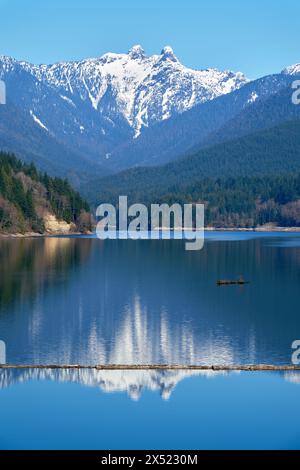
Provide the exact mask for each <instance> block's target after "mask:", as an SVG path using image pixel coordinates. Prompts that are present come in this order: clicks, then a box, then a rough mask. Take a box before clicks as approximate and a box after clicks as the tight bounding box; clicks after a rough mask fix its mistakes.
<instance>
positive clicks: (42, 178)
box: [0, 152, 91, 233]
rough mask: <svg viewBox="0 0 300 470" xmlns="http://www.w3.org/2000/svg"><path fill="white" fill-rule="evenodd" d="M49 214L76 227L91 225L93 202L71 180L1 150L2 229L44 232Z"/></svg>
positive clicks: (87, 227)
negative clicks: (84, 196) (38, 168)
mask: <svg viewBox="0 0 300 470" xmlns="http://www.w3.org/2000/svg"><path fill="white" fill-rule="evenodd" d="M49 216H50V217H52V218H54V219H55V220H57V221H58V222H59V221H63V222H65V223H66V224H70V226H72V228H73V229H74V230H79V231H86V230H89V229H90V228H91V223H90V214H89V205H88V204H87V203H86V202H85V201H84V200H83V199H82V198H81V197H80V195H79V194H78V193H77V192H75V191H74V190H73V189H72V188H71V186H70V184H69V183H68V181H67V180H63V179H60V178H51V177H49V176H48V175H47V174H41V173H39V172H38V171H37V169H36V167H35V166H34V165H33V164H31V165H27V164H24V163H23V162H22V161H20V160H18V159H17V158H16V157H15V156H14V155H10V154H7V153H3V152H0V232H1V233H25V232H39V233H43V232H45V230H46V228H47V227H46V225H45V221H46V219H47V217H48V218H49Z"/></svg>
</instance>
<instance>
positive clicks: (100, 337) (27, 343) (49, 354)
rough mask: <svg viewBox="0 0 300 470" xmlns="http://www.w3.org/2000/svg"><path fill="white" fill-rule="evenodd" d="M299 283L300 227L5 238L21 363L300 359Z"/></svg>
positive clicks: (6, 306) (6, 319)
mask: <svg viewBox="0 0 300 470" xmlns="http://www.w3.org/2000/svg"><path fill="white" fill-rule="evenodd" d="M240 274H243V275H244V277H245V278H246V279H247V280H249V281H250V284H249V285H245V286H243V287H239V286H231V287H218V286H217V285H216V281H217V279H219V278H237V277H238V276H239V275H240ZM299 282H300V234H259V233H208V234H207V235H206V240H205V246H204V249H203V250H201V251H199V252H187V251H185V249H184V242H183V241H178V240H171V241H162V240H157V241H126V240H118V241H114V240H111V241H110V240H108V241H100V240H98V239H96V238H94V237H65V238H64V237H62V238H40V239H2V240H0V340H2V341H4V342H5V344H6V354H7V357H6V361H7V362H8V363H11V364H55V363H57V364H89V365H91V364H101V363H103V364H110V363H118V364H134V363H157V364H158V363H164V364H172V363H177V364H244V363H274V364H290V363H291V353H292V350H291V345H292V342H293V341H294V340H295V339H299V338H300V314H299V305H300V289H299Z"/></svg>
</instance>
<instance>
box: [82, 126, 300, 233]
mask: <svg viewBox="0 0 300 470" xmlns="http://www.w3.org/2000/svg"><path fill="white" fill-rule="evenodd" d="M299 174H300V121H299V120H295V121H290V122H287V123H284V124H282V125H280V126H277V127H274V128H272V129H269V130H265V131H260V132H257V133H254V134H251V135H250V136H246V137H242V138H240V139H236V140H233V141H231V142H226V143H223V144H219V145H216V146H214V147H211V148H208V149H204V150H201V151H199V152H197V153H196V154H194V155H192V156H190V157H186V158H183V159H181V160H179V161H175V162H172V163H169V164H167V165H164V166H162V167H153V168H134V169H131V170H127V171H124V172H122V173H119V174H117V175H114V176H111V177H108V178H104V179H101V180H97V181H96V180H95V181H94V183H93V184H91V185H90V186H89V190H88V191H86V194H87V196H88V197H89V198H90V200H91V201H92V203H93V205H97V204H99V203H101V202H112V203H114V204H116V202H117V200H118V197H119V195H127V196H128V197H129V201H130V202H144V203H146V204H150V203H157V202H168V203H171V202H181V203H185V202H205V204H206V225H214V226H226V227H237V226H240V227H253V226H257V225H263V224H266V223H273V224H276V225H280V226H299V225H300V177H299Z"/></svg>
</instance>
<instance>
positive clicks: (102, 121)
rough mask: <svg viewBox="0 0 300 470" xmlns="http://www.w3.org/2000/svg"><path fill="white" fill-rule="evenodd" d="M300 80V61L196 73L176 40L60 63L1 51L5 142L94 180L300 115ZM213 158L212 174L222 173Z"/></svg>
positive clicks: (0, 144)
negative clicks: (297, 97) (255, 70)
mask: <svg viewBox="0 0 300 470" xmlns="http://www.w3.org/2000/svg"><path fill="white" fill-rule="evenodd" d="M299 77H300V65H297V64H296V65H293V66H290V67H288V68H286V69H284V70H283V71H282V72H281V73H278V74H275V75H269V76H266V77H263V78H260V79H258V80H254V81H249V80H248V79H247V78H246V77H245V76H244V75H243V74H242V73H234V72H231V71H218V70H216V69H208V70H192V69H189V68H187V67H185V66H183V65H182V64H181V63H180V62H179V60H178V59H177V57H176V56H175V54H174V52H173V50H172V49H171V48H170V47H165V48H164V49H163V50H162V52H161V54H158V55H152V56H147V55H146V54H145V52H144V50H143V49H142V47H141V46H134V47H133V48H132V49H131V50H130V51H129V52H128V54H115V53H107V54H105V55H104V56H102V57H100V58H95V59H87V60H82V61H78V62H63V63H58V64H54V65H32V64H29V63H27V62H23V61H21V62H19V61H17V60H15V59H12V58H10V57H6V56H1V57H0V79H1V80H4V81H5V83H6V87H7V105H5V106H0V149H2V150H5V151H13V152H15V153H16V154H17V155H18V156H19V157H22V158H23V159H24V160H25V161H27V162H28V161H34V162H35V163H36V164H37V165H38V167H39V168H40V169H42V170H46V171H47V172H48V173H49V174H55V175H59V176H67V177H68V178H69V179H71V181H72V182H73V183H74V184H75V185H76V186H77V187H79V186H85V187H88V186H89V185H90V181H91V179H93V178H95V177H103V176H107V175H109V174H111V173H115V172H118V171H121V170H127V169H129V168H132V167H141V166H143V167H145V166H158V165H163V164H165V163H168V162H170V161H172V160H178V159H179V160H180V159H182V158H184V157H186V156H190V155H196V154H198V153H199V152H200V154H201V151H202V149H206V148H209V147H213V146H216V145H218V144H223V143H225V142H228V145H229V146H230V145H231V144H230V142H232V141H236V139H237V138H243V137H246V136H247V135H250V134H254V133H256V132H259V131H263V130H267V129H271V128H274V127H276V126H281V125H282V124H284V123H286V122H288V121H291V120H297V119H299V117H300V114H299V113H300V107H299V106H295V105H293V104H292V101H291V95H292V89H291V85H292V82H293V81H294V80H295V79H297V78H299ZM283 129H284V128H283ZM279 147H280V146H279ZM235 148H236V147H235ZM227 149H229V147H228V146H226V148H225V150H226V151H227V154H228V153H230V150H227ZM221 151H222V150H220V148H219V149H218V152H221ZM201 155H202V154H201ZM208 158H210V157H209V156H208V157H207V159H208ZM226 158H227V157H226ZM226 158H225V159H226ZM293 158H294V157H293ZM213 161H214V159H212V160H211V164H210V170H209V171H210V172H213V173H214V174H215V175H217V174H218V173H220V171H219V169H218V167H214V166H213ZM216 161H218V159H217V160H216ZM264 161H266V159H265V158H264ZM180 165H182V163H179V167H180ZM183 165H184V164H183ZM226 165H227V164H226ZM233 165H234V162H233ZM273 166H274V165H273ZM288 166H289V165H288ZM285 167H287V165H286V164H285ZM205 168H206V167H205V165H204V166H203V169H204V171H205ZM228 168H231V166H230V165H229V166H228ZM258 171H259V168H258ZM279 171H280V170H279Z"/></svg>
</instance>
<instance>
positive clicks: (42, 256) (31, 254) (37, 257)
mask: <svg viewBox="0 0 300 470" xmlns="http://www.w3.org/2000/svg"><path fill="white" fill-rule="evenodd" d="M89 253H90V240H89V239H84V240H81V242H80V243H76V239H72V238H39V239H1V240H0V294H1V295H0V308H3V307H5V306H6V305H8V304H11V303H16V302H22V301H23V300H24V299H26V298H28V297H30V296H34V294H35V293H36V292H38V291H40V290H43V289H45V288H47V286H48V285H49V284H53V283H54V282H55V279H56V278H59V279H61V277H63V276H64V275H65V279H66V280H67V276H68V274H69V273H70V272H71V271H72V270H74V269H75V268H76V267H77V266H78V265H80V263H82V262H83V261H84V260H85V259H86V258H87V257H88V256H89Z"/></svg>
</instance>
